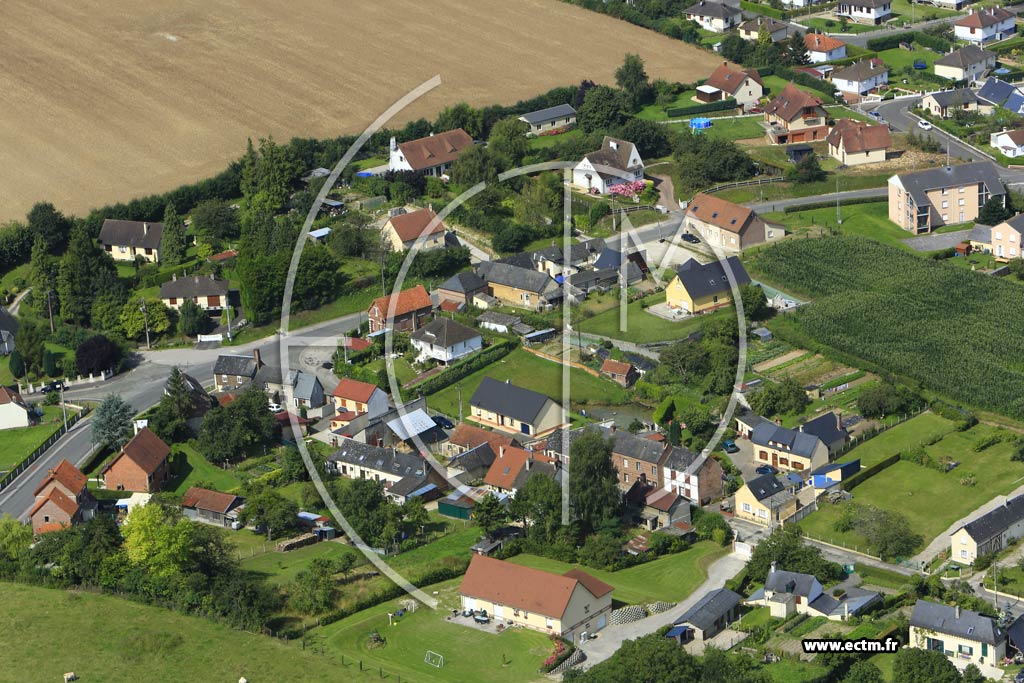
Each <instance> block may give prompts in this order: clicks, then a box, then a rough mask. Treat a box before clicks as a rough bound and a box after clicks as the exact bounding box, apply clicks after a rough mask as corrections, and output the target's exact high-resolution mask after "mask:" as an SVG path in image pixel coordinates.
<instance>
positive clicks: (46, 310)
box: [28, 234, 60, 317]
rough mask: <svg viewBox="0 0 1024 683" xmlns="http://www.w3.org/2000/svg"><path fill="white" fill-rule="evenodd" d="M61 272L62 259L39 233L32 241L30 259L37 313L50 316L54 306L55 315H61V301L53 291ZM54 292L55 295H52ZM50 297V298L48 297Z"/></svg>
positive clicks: (30, 282) (30, 281)
mask: <svg viewBox="0 0 1024 683" xmlns="http://www.w3.org/2000/svg"><path fill="white" fill-rule="evenodd" d="M59 272H60V261H59V260H58V259H57V258H56V257H54V256H52V255H51V254H50V249H49V245H47V243H46V240H45V239H44V238H43V236H42V235H39V234H37V235H36V237H35V240H34V241H33V242H32V258H31V260H30V261H29V275H28V281H29V285H30V286H31V287H32V301H33V303H34V308H35V310H36V313H38V314H39V315H41V316H47V317H48V316H49V314H50V307H51V306H52V307H53V314H54V316H55V317H56V316H59V315H60V302H59V301H58V300H57V293H56V292H55V291H53V287H54V284H55V283H56V282H57V274H58V273H59ZM50 292H53V295H52V296H51V295H50ZM48 297H49V299H48Z"/></svg>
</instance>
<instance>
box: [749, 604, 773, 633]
mask: <svg viewBox="0 0 1024 683" xmlns="http://www.w3.org/2000/svg"><path fill="white" fill-rule="evenodd" d="M772 621H773V618H772V613H771V610H770V609H768V608H767V607H755V608H754V609H752V610H750V611H749V612H747V613H746V614H744V615H743V616H742V617H740V629H741V630H743V631H752V630H754V629H755V628H758V627H760V626H764V625H766V624H770V623H772ZM774 621H778V620H777V619H776V620H774Z"/></svg>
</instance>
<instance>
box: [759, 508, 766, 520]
mask: <svg viewBox="0 0 1024 683" xmlns="http://www.w3.org/2000/svg"><path fill="white" fill-rule="evenodd" d="M757 516H758V517H760V518H761V519H768V511H767V510H765V509H764V508H761V509H760V510H758V511H757Z"/></svg>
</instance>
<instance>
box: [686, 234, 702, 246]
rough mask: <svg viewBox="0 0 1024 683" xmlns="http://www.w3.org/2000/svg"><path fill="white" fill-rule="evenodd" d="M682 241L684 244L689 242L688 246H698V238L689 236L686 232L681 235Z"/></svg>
mask: <svg viewBox="0 0 1024 683" xmlns="http://www.w3.org/2000/svg"><path fill="white" fill-rule="evenodd" d="M682 239H683V241H684V242H689V243H690V244H700V238H699V237H697V236H696V235H691V234H690V233H688V232H684V233H683V238H682Z"/></svg>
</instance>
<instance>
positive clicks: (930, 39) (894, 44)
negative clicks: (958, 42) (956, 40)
mask: <svg viewBox="0 0 1024 683" xmlns="http://www.w3.org/2000/svg"><path fill="white" fill-rule="evenodd" d="M900 43H911V44H913V43H917V44H918V45H920V46H921V47H927V48H931V49H933V50H938V51H939V52H948V51H949V48H950V47H951V45H952V44H951V43H950V42H949V41H948V40H946V39H945V38H940V37H939V36H933V35H931V34H930V33H924V32H923V31H904V32H903V33H894V34H892V35H890V36H882V37H881V38H872V39H871V40H869V41H868V42H867V43H866V45H867V48H868V49H869V50H875V51H876V52H881V51H882V50H892V49H894V48H898V47H899V46H900Z"/></svg>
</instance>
